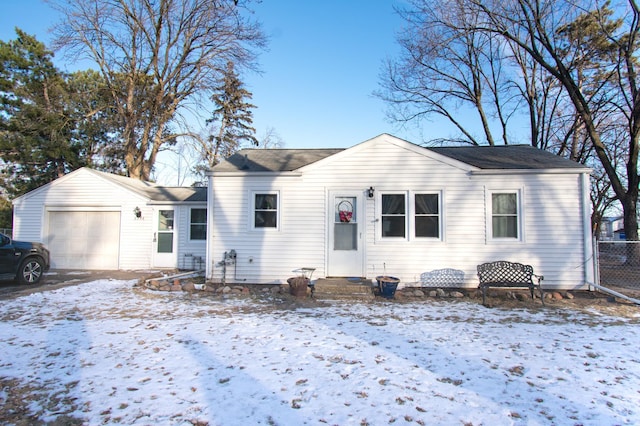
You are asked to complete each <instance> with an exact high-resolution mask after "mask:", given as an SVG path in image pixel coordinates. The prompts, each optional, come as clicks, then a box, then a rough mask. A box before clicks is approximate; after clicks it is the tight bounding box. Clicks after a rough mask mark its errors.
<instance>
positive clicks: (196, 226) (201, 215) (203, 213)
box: [189, 209, 207, 240]
mask: <svg viewBox="0 0 640 426" xmlns="http://www.w3.org/2000/svg"><path fill="white" fill-rule="evenodd" d="M189 239H191V240H206V239H207V209H191V213H190V217H189Z"/></svg>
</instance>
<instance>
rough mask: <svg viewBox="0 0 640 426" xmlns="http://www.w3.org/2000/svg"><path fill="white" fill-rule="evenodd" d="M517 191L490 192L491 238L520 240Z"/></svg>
mask: <svg viewBox="0 0 640 426" xmlns="http://www.w3.org/2000/svg"><path fill="white" fill-rule="evenodd" d="M519 211H520V209H519V202H518V192H517V191H492V192H491V237H492V238H493V239H520V217H519Z"/></svg>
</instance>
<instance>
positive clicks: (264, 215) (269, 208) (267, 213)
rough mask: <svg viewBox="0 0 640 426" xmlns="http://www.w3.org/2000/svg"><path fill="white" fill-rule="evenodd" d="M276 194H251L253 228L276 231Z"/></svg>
mask: <svg viewBox="0 0 640 426" xmlns="http://www.w3.org/2000/svg"><path fill="white" fill-rule="evenodd" d="M278 199H279V197H278V193H277V192H268V193H267V192H255V193H254V194H253V228H254V229H278Z"/></svg>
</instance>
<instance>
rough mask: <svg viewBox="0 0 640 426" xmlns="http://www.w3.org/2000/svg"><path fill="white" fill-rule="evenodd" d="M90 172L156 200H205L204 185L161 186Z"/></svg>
mask: <svg viewBox="0 0 640 426" xmlns="http://www.w3.org/2000/svg"><path fill="white" fill-rule="evenodd" d="M89 170H90V171H91V172H92V173H95V174H97V175H99V176H102V177H103V178H105V179H108V180H110V181H111V182H114V183H116V184H117V185H120V186H122V187H124V188H127V189H129V190H130V191H133V192H135V193H136V194H138V195H141V196H143V197H147V198H149V199H150V200H151V201H157V202H182V201H186V202H205V201H207V188H206V187H188V186H184V187H183V186H175V187H174V186H162V185H158V184H156V183H153V182H146V181H142V180H139V179H132V178H129V177H126V176H119V175H114V174H111V173H106V172H101V171H98V170H93V169H89Z"/></svg>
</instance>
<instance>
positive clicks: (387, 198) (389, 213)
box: [382, 194, 407, 238]
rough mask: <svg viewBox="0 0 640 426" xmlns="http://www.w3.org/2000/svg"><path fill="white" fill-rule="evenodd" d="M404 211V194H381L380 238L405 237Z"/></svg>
mask: <svg viewBox="0 0 640 426" xmlns="http://www.w3.org/2000/svg"><path fill="white" fill-rule="evenodd" d="M406 211H407V207H406V201H405V195H404V194H382V238H394V237H395V238H406V235H407V214H406Z"/></svg>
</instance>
